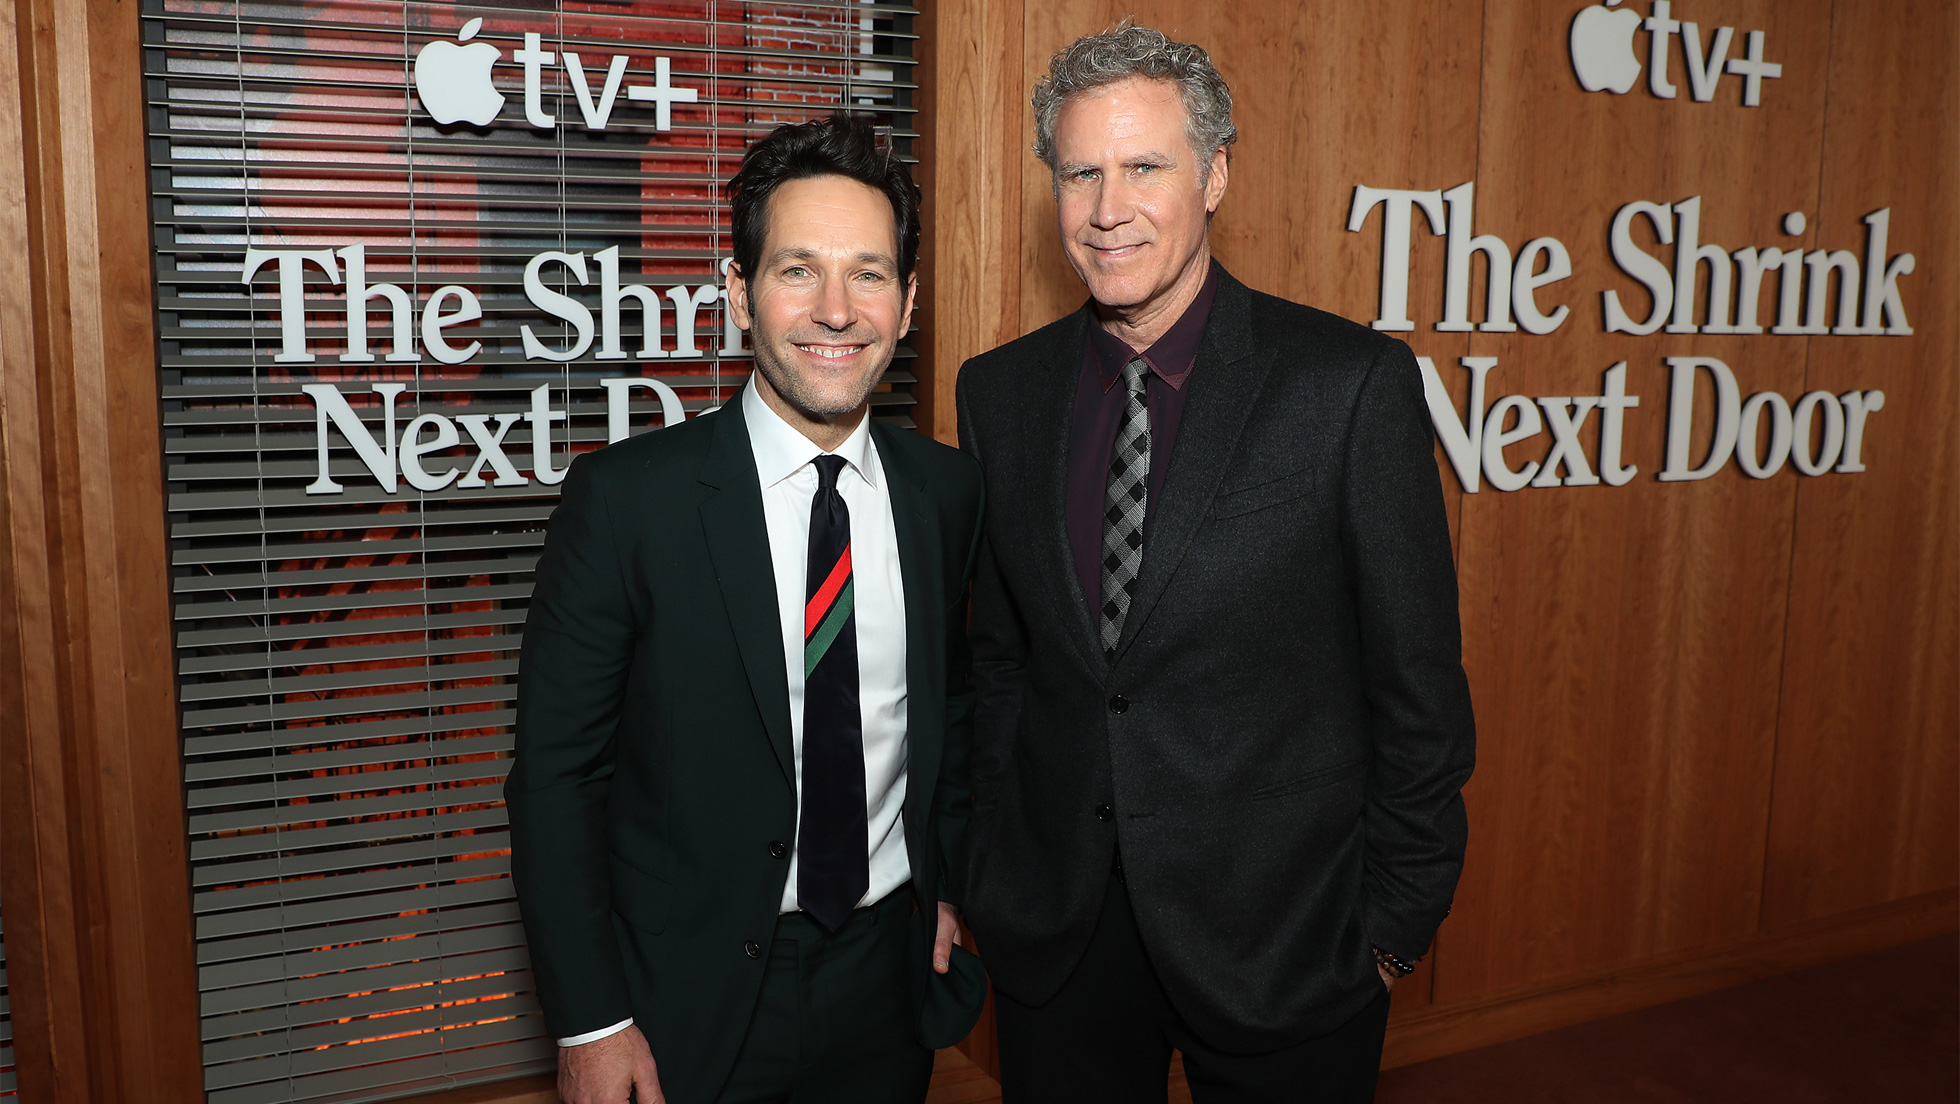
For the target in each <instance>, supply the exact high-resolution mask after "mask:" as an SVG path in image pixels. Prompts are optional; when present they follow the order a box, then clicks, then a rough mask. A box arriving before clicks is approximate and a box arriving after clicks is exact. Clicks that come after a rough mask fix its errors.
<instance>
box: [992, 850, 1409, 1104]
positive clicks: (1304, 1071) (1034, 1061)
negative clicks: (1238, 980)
mask: <svg viewBox="0 0 1960 1104" xmlns="http://www.w3.org/2000/svg"><path fill="white" fill-rule="evenodd" d="M994 1007H995V1016H996V1021H995V1022H996V1025H997V1028H998V1031H999V1037H1000V1071H1001V1102H1002V1104H1163V1102H1164V1100H1165V1099H1166V1095H1167V1091H1166V1082H1167V1081H1168V1079H1169V1075H1170V1060H1171V1051H1172V1050H1173V1049H1175V1050H1178V1051H1180V1052H1182V1053H1183V1055H1184V1075H1185V1080H1186V1082H1187V1083H1188V1084H1189V1085H1190V1088H1191V1100H1192V1104H1280V1102H1282V1101H1284V1102H1286V1104H1366V1102H1368V1101H1370V1100H1373V1099H1374V1095H1375V1075H1376V1073H1377V1071H1378V1070H1379V1069H1380V1066H1381V1055H1382V1036H1383V1034H1384V1032H1385V1031H1386V1029H1387V1027H1388V990H1387V988H1386V987H1383V989H1382V991H1381V994H1380V995H1379V996H1378V997H1377V998H1376V999H1375V1000H1374V1001H1373V1002H1371V1003H1370V1004H1369V1005H1368V1006H1367V1007H1366V1008H1364V1009H1362V1010H1361V1011H1360V1012H1358V1013H1356V1014H1355V1016H1354V1017H1353V1018H1352V1019H1350V1020H1349V1021H1348V1022H1347V1023H1345V1024H1342V1025H1341V1026H1340V1027H1338V1028H1335V1029H1334V1030H1333V1031H1331V1032H1329V1033H1328V1034H1326V1035H1322V1036H1319V1037H1317V1038H1313V1039H1308V1040H1306V1041H1304V1042H1300V1043H1296V1044H1294V1045H1292V1046H1288V1047H1284V1048H1281V1049H1279V1050H1275V1051H1268V1052H1264V1053H1258V1054H1236V1053H1231V1052H1228V1051H1223V1050H1220V1049H1218V1048H1217V1047H1216V1046H1213V1045H1211V1044H1210V1043H1207V1042H1206V1041H1205V1040H1202V1039H1199V1038H1198V1037H1197V1036H1196V1035H1195V1034H1193V1033H1192V1031H1191V1029H1190V1028H1189V1027H1188V1026H1187V1025H1186V1024H1185V1023H1184V1020H1183V1017H1181V1016H1179V1015H1178V1013H1177V1010H1176V1009H1175V1008H1173V1007H1172V1006H1171V1002H1170V1000H1169V998H1168V997H1167V996H1166V995H1165V993H1164V987H1163V984H1162V983H1161V982H1160V981H1159V980H1158V977H1157V972H1156V970H1155V969H1154V968H1153V967H1152V966H1151V964H1150V958H1149V956H1148V954H1147V953H1146V952H1145V950H1144V946H1143V940H1142V938H1141V937H1140V936H1139V935H1138V933H1137V926H1136V917H1135V914H1134V913H1133V912H1132V911H1131V908H1130V896H1129V893H1128V891H1127V890H1126V889H1125V887H1124V885H1123V882H1122V877H1121V874H1120V872H1117V873H1112V874H1111V876H1110V880H1109V890H1108V892H1107V894H1106V896H1105V897H1104V900H1103V907H1102V916H1101V918H1100V919H1098V920H1097V922H1096V931H1095V934H1094V935H1093V936H1091V937H1090V940H1089V947H1088V950H1087V951H1085V952H1084V954H1083V956H1082V961H1081V962H1080V963H1079V964H1077V965H1076V967H1075V970H1074V972H1073V973H1072V974H1070V976H1069V979H1068V980H1067V981H1066V982H1064V983H1063V984H1062V988H1061V990H1060V991H1059V992H1058V993H1056V994H1055V996H1053V997H1052V998H1050V999H1049V1000H1048V1001H1047V1002H1046V1003H1044V1004H1040V1005H1026V1004H1022V1003H1020V1002H1019V1001H1016V1000H1014V999H1013V998H1012V997H1010V996H1008V995H1007V994H1005V993H1003V992H1001V991H1000V990H998V989H996V990H995V991H994ZM1221 1041H1226V1042H1229V1040H1221Z"/></svg>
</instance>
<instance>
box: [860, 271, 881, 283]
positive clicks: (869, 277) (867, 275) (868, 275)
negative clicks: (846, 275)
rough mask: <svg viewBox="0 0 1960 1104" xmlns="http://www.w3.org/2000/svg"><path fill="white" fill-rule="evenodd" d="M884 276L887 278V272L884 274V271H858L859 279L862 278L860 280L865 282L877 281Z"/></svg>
mask: <svg viewBox="0 0 1960 1104" xmlns="http://www.w3.org/2000/svg"><path fill="white" fill-rule="evenodd" d="M884 278H885V274H884V273H882V272H860V273H858V279H860V280H862V281H864V282H866V283H876V282H877V281H879V280H883V279H884Z"/></svg>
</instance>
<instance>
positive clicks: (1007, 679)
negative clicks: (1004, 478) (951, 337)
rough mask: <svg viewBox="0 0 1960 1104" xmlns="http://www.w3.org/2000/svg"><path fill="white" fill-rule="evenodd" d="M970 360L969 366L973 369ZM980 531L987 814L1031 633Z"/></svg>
mask: <svg viewBox="0 0 1960 1104" xmlns="http://www.w3.org/2000/svg"><path fill="white" fill-rule="evenodd" d="M971 363H972V362H970V361H969V362H968V366H969V367H970V366H971ZM966 371H967V369H964V368H963V369H961V376H960V380H959V385H958V394H959V424H960V448H961V449H962V450H964V451H965V452H966V453H967V454H969V455H971V456H972V457H973V458H974V459H976V460H979V461H980V462H981V467H982V469H983V470H984V469H985V467H986V460H985V459H984V457H983V455H982V452H981V445H980V439H979V433H978V431H977V429H976V427H975V425H974V417H973V404H972V402H971V400H970V397H969V395H968V377H967V375H966ZM988 528H989V527H985V526H983V527H982V531H981V537H980V547H979V554H978V557H977V558H976V560H975V563H974V568H973V619H972V622H971V629H970V636H971V638H972V642H973V689H974V697H975V705H974V724H973V753H972V756H973V767H972V772H971V773H972V778H973V808H974V813H975V814H976V816H977V815H979V814H982V813H984V812H985V811H986V810H988V809H989V808H990V807H991V806H992V805H993V802H994V800H995V797H996V795H997V793H998V786H997V785H996V780H997V779H999V778H1000V776H1001V774H1002V772H1004V771H1005V770H1006V769H1007V763H1008V761H1009V756H1010V754H1011V753H1012V752H1013V749H1014V730H1015V727H1016V725H1018V724H1019V721H1020V715H1021V699H1022V696H1023V695H1024V694H1025V693H1026V690H1027V682H1028V676H1027V659H1028V633H1027V627H1026V625H1024V624H1023V623H1022V621H1021V618H1020V616H1019V614H1018V612H1017V611H1016V610H1015V608H1014V600H1013V598H1012V597H1011V596H1010V595H1009V594H1008V592H1007V587H1006V584H1005V583H1004V581H1003V580H1002V579H1001V577H1000V567H999V565H998V563H996V561H995V559H994V551H993V546H992V544H991V543H990V542H989V540H988V538H987V535H986V534H987V529H988Z"/></svg>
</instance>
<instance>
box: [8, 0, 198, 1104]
mask: <svg viewBox="0 0 1960 1104" xmlns="http://www.w3.org/2000/svg"><path fill="white" fill-rule="evenodd" d="M0 38H4V43H3V44H4V46H5V48H6V51H7V54H8V58H7V62H6V64H4V65H0V79H4V80H5V81H6V83H7V85H8V89H7V93H6V95H5V97H4V99H0V132H4V136H0V271H4V272H5V274H6V277H5V280H4V281H0V283H4V285H5V289H4V291H0V473H4V484H5V495H6V507H5V510H4V514H0V521H4V528H0V561H4V567H0V583H4V587H0V590H4V591H5V595H4V597H0V715H4V716H5V718H6V723H4V724H0V831H3V832H4V833H5V835H6V847H5V849H4V851H0V879H4V880H5V883H6V889H5V894H4V896H5V899H6V902H7V926H8V929H9V933H10V935H18V936H20V939H19V941H18V942H16V941H14V940H12V939H10V940H9V942H8V950H9V954H10V959H9V962H8V967H9V971H10V976H11V979H12V985H11V999H12V1000H13V1011H14V1022H15V1031H16V1038H15V1045H16V1048H17V1053H18V1060H19V1081H20V1089H21V1094H22V1096H23V1097H25V1098H27V1099H34V1100H51V1101H54V1100H61V1101H66V1100H95V1099H102V1100H109V1099H115V1100H128V1101H182V1100H199V1099H202V1096H203V1086H202V1078H201V1075H200V1065H199V1061H198V1049H199V1048H198V1039H197V984H196V974H195V965H194V961H193V958H192V954H191V917H190V899H189V898H190V885H189V880H190V879H189V869H188V865H187V863H186V861H185V856H184V838H185V836H184V825H183V815H184V812H183V809H184V806H183V795H182V790H181V782H180V779H181V778H182V771H181V764H180V759H179V755H178V742H177V725H176V706H175V694H174V688H173V680H174V675H173V671H172V666H171V655H170V642H171V626H170V614H169V605H168V602H169V582H168V577H167V574H166V572H167V568H168V562H169V558H168V557H169V554H168V546H167V543H166V541H165V536H164V513H163V473H162V471H161V449H160V442H159V430H158V421H159V407H158V403H157V389H156V388H157V376H156V359H155V348H156V346H155V332H154V330H153V326H154V316H153V313H152V311H153V297H152V293H151V287H150V271H151V263H152V262H151V256H150V249H149V233H148V206H147V204H148V196H147V193H146V190H145V186H146V176H145V165H144V146H143V137H142V120H143V116H142V103H143V96H142V88H141V80H140V72H141V66H140V65H139V64H138V57H137V51H138V42H139V36H138V28H137V6H136V5H134V4H126V3H118V2H116V0H21V2H19V3H17V4H12V5H9V6H8V9H7V13H6V23H5V24H4V25H0Z"/></svg>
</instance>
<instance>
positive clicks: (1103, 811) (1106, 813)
mask: <svg viewBox="0 0 1960 1104" xmlns="http://www.w3.org/2000/svg"><path fill="white" fill-rule="evenodd" d="M1096 819H1097V820H1105V821H1106V820H1114V819H1116V812H1115V810H1113V809H1111V808H1110V807H1109V806H1107V805H1098V806H1096Z"/></svg>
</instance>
